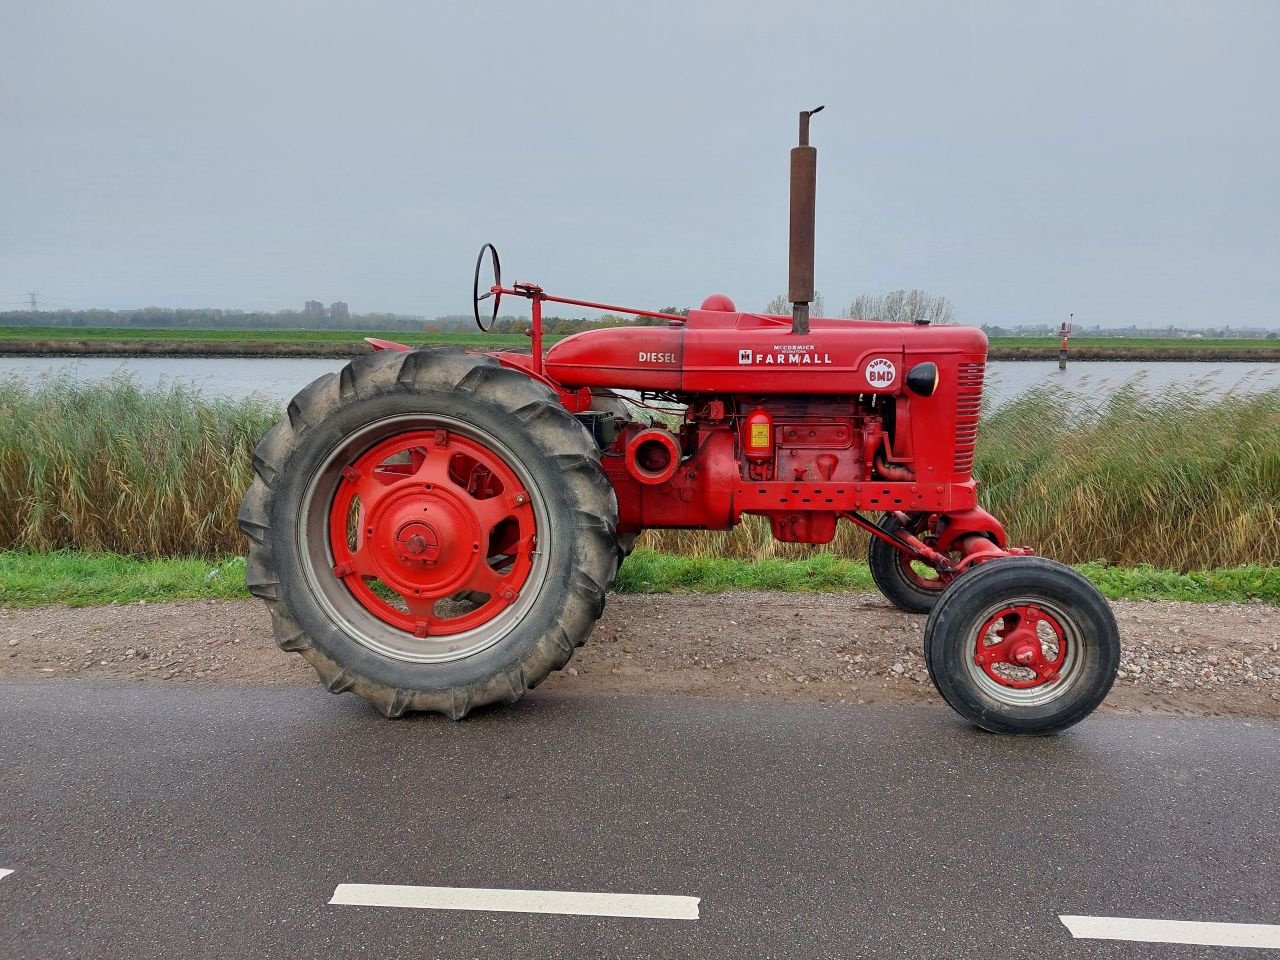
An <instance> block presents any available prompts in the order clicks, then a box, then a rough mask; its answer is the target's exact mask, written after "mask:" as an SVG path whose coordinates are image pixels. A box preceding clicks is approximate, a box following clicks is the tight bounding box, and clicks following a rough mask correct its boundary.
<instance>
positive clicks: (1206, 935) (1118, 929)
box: [1058, 916, 1280, 950]
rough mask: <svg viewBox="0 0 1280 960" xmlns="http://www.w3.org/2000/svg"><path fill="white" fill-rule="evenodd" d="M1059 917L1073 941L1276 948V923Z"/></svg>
mask: <svg viewBox="0 0 1280 960" xmlns="http://www.w3.org/2000/svg"><path fill="white" fill-rule="evenodd" d="M1058 919H1059V920H1061V921H1062V922H1063V924H1065V925H1066V928H1067V929H1068V930H1070V931H1071V936H1072V937H1074V938H1075V939H1077V940H1136V941H1139V942H1141V943H1192V944H1196V945H1199V946H1206V947H1262V948H1264V949H1269V950H1280V925H1276V924H1272V923H1202V922H1201V921H1199V920H1143V919H1140V918H1138V917H1068V916H1059V917H1058Z"/></svg>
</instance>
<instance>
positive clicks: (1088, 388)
mask: <svg viewBox="0 0 1280 960" xmlns="http://www.w3.org/2000/svg"><path fill="white" fill-rule="evenodd" d="M344 363H346V361H345V360H313V359H304V358H296V357H249V358H241V357H129V358H121V357H0V380H3V379H8V378H14V377H16V378H17V379H19V380H21V381H23V382H25V383H28V384H35V383H38V382H40V381H41V380H45V379H48V378H51V377H56V376H59V375H68V376H70V377H72V378H74V379H76V380H81V381H97V380H105V379H108V378H110V377H116V376H129V377H132V378H133V379H134V380H136V381H137V382H138V383H139V384H142V385H144V386H162V385H168V384H174V383H178V384H182V385H183V386H186V387H190V388H192V389H194V390H197V391H199V392H200V393H201V394H203V395H204V396H207V397H233V398H240V397H248V396H251V395H255V394H256V395H258V396H260V397H263V398H265V399H267V400H272V401H276V402H279V403H284V402H286V401H287V400H289V399H290V398H291V397H292V396H293V395H294V394H295V393H297V392H298V391H299V390H301V389H302V388H303V387H305V386H306V385H307V384H308V383H310V382H311V381H312V380H314V379H315V378H316V377H319V376H320V375H322V374H325V373H328V372H330V371H334V370H339V369H341V368H342V366H343V364H344ZM1130 381H1136V382H1137V383H1138V384H1139V386H1140V387H1141V389H1142V390H1143V391H1144V392H1147V393H1161V392H1163V391H1165V390H1166V389H1168V388H1170V387H1180V388H1191V389H1198V390H1202V391H1203V392H1205V393H1206V394H1209V395H1212V396H1221V395H1222V394H1224V393H1227V392H1229V391H1236V392H1250V391H1255V390H1265V389H1268V388H1277V387H1280V364H1275V363H1257V362H1252V363H1249V362H1243V363H1241V362H1231V363H1226V362H1224V363H1182V362H1167V363H1165V362H1155V363H1148V362H1133V361H1112V360H1105V361H1104V360H1097V361H1082V362H1078V363H1077V362H1073V363H1070V364H1069V365H1068V367H1067V369H1066V370H1065V371H1060V370H1059V369H1058V364H1057V361H1056V360H1049V361H1039V360H1019V361H995V362H993V363H991V364H989V365H988V367H987V381H986V393H987V396H988V397H989V398H990V400H991V402H992V403H993V404H995V405H999V404H1001V403H1004V402H1006V401H1008V400H1010V399H1012V398H1014V397H1016V396H1018V395H1019V394H1022V393H1024V392H1025V391H1027V390H1029V389H1031V388H1032V387H1036V386H1049V387H1053V388H1056V389H1060V390H1064V391H1068V392H1070V393H1074V394H1078V395H1081V396H1084V397H1088V398H1090V399H1092V400H1097V399H1101V398H1104V397H1105V396H1106V395H1107V394H1110V393H1113V392H1115V390H1116V389H1118V388H1119V387H1121V386H1123V385H1124V384H1125V383H1128V382H1130Z"/></svg>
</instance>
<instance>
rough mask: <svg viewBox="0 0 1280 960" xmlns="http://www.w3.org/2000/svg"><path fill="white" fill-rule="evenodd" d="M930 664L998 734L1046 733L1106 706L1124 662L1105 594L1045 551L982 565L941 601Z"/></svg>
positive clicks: (928, 640) (971, 714)
mask: <svg viewBox="0 0 1280 960" xmlns="http://www.w3.org/2000/svg"><path fill="white" fill-rule="evenodd" d="M924 652H925V662H926V664H927V665H928V668H929V676H930V678H931V679H932V680H933V683H934V686H935V687H936V688H937V690H938V692H939V693H940V694H942V697H943V699H945V700H946V701H947V703H948V704H950V705H951V707H952V708H953V709H954V710H955V711H956V712H957V713H959V714H960V715H961V716H962V717H964V718H965V719H966V720H968V721H969V722H970V723H973V724H974V725H976V726H978V727H981V728H982V729H984V730H990V731H992V732H993V733H1011V734H1022V735H1045V734H1050V733H1057V732H1059V731H1061V730H1065V729H1066V728H1067V727H1070V726H1071V725H1073V724H1075V723H1079V722H1080V721H1081V720H1083V719H1084V718H1085V717H1087V716H1088V715H1089V714H1090V713H1092V712H1093V711H1094V709H1095V708H1097V706H1098V705H1099V704H1100V703H1102V701H1103V699H1104V698H1105V697H1106V695H1107V693H1108V692H1109V691H1110V689H1111V685H1112V684H1113V683H1114V682H1115V678H1116V671H1117V670H1118V669H1119V665H1120V633H1119V629H1118V628H1117V626H1116V621H1115V617H1114V616H1113V615H1112V613H1111V608H1110V607H1109V606H1108V605H1107V601H1106V599H1105V598H1104V597H1103V596H1102V594H1101V593H1099V592H1098V590H1097V588H1096V587H1094V585H1093V584H1091V583H1090V582H1089V581H1088V580H1086V579H1085V578H1084V577H1083V576H1081V575H1080V574H1079V573H1077V572H1076V571H1074V570H1072V569H1071V568H1070V567H1067V566H1064V565H1062V564H1060V563H1056V562H1055V561H1053V560H1046V559H1044V558H1042V557H1010V558H1005V559H1001V560H997V561H993V562H989V563H985V564H982V565H980V566H978V567H976V568H975V569H973V570H971V571H969V572H967V573H966V574H965V575H964V576H963V577H960V578H959V579H957V580H955V581H954V582H953V583H952V584H951V586H950V587H948V588H947V589H946V590H945V591H944V592H943V594H942V596H941V597H940V598H939V600H938V603H937V605H936V606H935V607H934V608H933V612H932V613H931V614H930V615H929V620H928V622H927V623H926V625H925V633H924Z"/></svg>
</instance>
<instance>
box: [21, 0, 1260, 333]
mask: <svg viewBox="0 0 1280 960" xmlns="http://www.w3.org/2000/svg"><path fill="white" fill-rule="evenodd" d="M1278 49H1280V3H1277V2H1275V0H1262V2H1256V3H1247V2H1223V0H1218V2H1201V3H1179V2H1171V0H1158V2H1151V3H1125V2H1114V0H1110V2H1103V3H1086V2H1079V0H1073V2H1069V3H1026V2H1010V3H968V4H956V3H950V2H947V3H942V2H939V3H933V4H908V3H885V2H875V3H866V4H863V3H850V2H848V0H842V2H841V0H833V2H823V3H805V2H795V0H789V2H785V3H782V2H778V3H753V2H749V0H732V2H714V3H698V2H696V0H679V2H665V0H658V2H653V0H649V2H635V0H631V2H625V3H610V2H602V0H588V2H547V3H504V2H497V0H479V2H476V0H472V2H467V3H459V4H445V3H427V2H401V3H390V2H368V0H362V2H359V3H356V2H349V3H344V4H325V3H314V2H308V3H302V2H276V0H253V2H229V0H217V2H211V0H201V2H198V3H195V2H183V0H161V2H154V3H152V2H140V0H111V2H109V3H107V2H103V3H89V2H78V3H73V2H58V0H42V2H34V0H32V2H22V0H12V2H6V3H5V4H4V5H3V8H2V10H0V309H12V308H14V307H16V306H18V305H19V303H18V302H17V301H20V300H22V298H23V295H24V294H25V293H26V292H27V291H29V290H38V291H40V294H41V299H42V300H43V301H45V302H47V303H49V304H50V305H54V306H65V307H70V308H83V307H91V306H101V307H110V308H117V309H118V308H129V307H141V306H147V305H161V306H184V307H196V306H217V307H240V308H245V309H268V310H274V309H280V308H300V307H301V305H302V302H303V301H304V300H306V299H312V298H314V299H319V300H324V301H326V302H328V301H332V300H346V301H348V302H349V303H350V305H351V308H352V310H353V311H359V312H370V311H396V312H403V313H419V314H425V315H428V316H434V315H438V314H444V313H456V312H463V311H466V310H469V309H470V299H469V297H470V284H471V271H472V267H473V264H474V260H475V253H476V250H477V248H478V247H479V246H480V244H481V243H483V242H485V241H493V242H494V243H496V244H497V245H498V247H499V249H500V251H501V252H502V255H503V261H504V266H505V267H506V271H507V279H512V280H514V279H527V280H536V281H538V282H540V283H542V284H543V286H545V287H546V288H547V289H548V290H550V291H552V292H556V293H562V294H565V295H568V296H576V297H582V298H586V299H603V300H607V301H610V302H615V303H624V304H629V305H636V306H645V307H661V306H665V305H696V304H697V303H698V302H700V301H701V299H702V298H703V297H704V296H705V295H706V294H707V293H710V292H712V291H723V292H725V293H728V294H729V295H730V296H732V297H734V298H735V299H736V300H737V303H738V305H739V306H740V307H743V308H746V309H760V308H761V307H763V305H764V303H765V302H766V301H767V300H768V299H770V298H771V297H772V296H774V295H775V294H777V293H779V292H781V291H782V290H784V289H785V286H786V218H787V169H788V166H787V151H788V150H789V148H790V147H791V146H792V145H793V143H794V139H795V127H796V113H797V111H799V110H800V109H802V108H805V107H812V106H816V105H818V104H826V107H827V109H826V112H824V113H823V114H821V115H820V116H819V117H817V118H815V119H814V122H813V143H814V144H815V145H816V146H817V147H818V151H819V159H818V166H819V170H818V229H817V233H818V237H817V240H818V257H817V285H818V287H819V289H820V290H821V291H822V292H823V294H824V295H825V297H826V303H827V307H828V313H833V314H834V313H838V312H839V311H840V310H841V309H843V308H844V307H845V306H847V304H848V303H849V301H850V300H852V298H853V297H854V296H855V295H857V294H859V293H862V292H875V293H883V292H886V291H889V290H892V289H895V288H898V287H923V288H925V289H927V290H929V291H931V292H934V293H939V294H945V295H947V296H949V297H950V298H951V299H952V301H953V302H954V304H955V308H956V315H957V319H959V320H961V321H963V322H966V323H983V322H989V323H996V324H1010V323H1033V322H1041V321H1048V322H1056V321H1058V320H1059V319H1062V318H1065V316H1066V314H1067V313H1068V312H1070V311H1074V312H1075V314H1076V319H1077V322H1078V323H1082V324H1085V325H1089V324H1092V323H1103V324H1116V325H1127V324H1130V323H1136V324H1138V325H1140V326H1142V325H1164V324H1176V325H1184V326H1194V325H1203V324H1213V325H1218V324H1222V323H1230V324H1232V325H1236V326H1246V325H1280V106H1278V103H1280V55H1278V53H1277V50H1278Z"/></svg>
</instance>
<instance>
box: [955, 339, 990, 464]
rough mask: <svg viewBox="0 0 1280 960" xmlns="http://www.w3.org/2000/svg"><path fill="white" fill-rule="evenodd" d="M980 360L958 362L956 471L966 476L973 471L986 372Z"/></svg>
mask: <svg viewBox="0 0 1280 960" xmlns="http://www.w3.org/2000/svg"><path fill="white" fill-rule="evenodd" d="M986 366H987V365H986V364H985V363H984V362H982V361H978V362H976V363H974V362H968V363H961V364H960V378H959V387H958V390H957V393H956V462H955V467H956V473H957V475H960V476H964V477H967V476H968V475H969V474H971V473H972V472H973V445H974V443H975V441H977V439H978V414H979V413H980V412H981V410H982V378H983V375H984V374H985V373H986Z"/></svg>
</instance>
